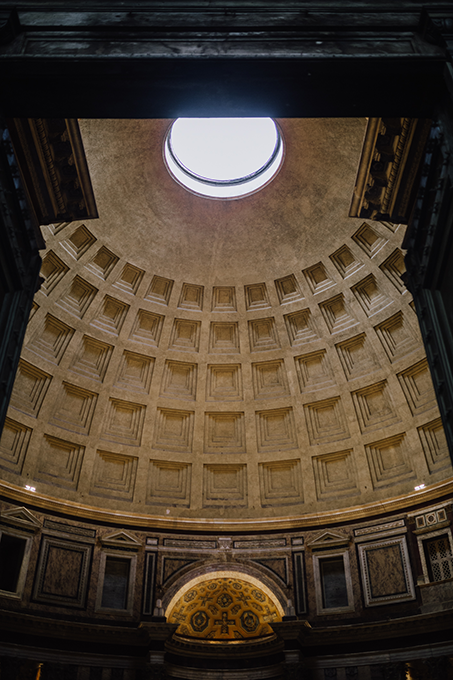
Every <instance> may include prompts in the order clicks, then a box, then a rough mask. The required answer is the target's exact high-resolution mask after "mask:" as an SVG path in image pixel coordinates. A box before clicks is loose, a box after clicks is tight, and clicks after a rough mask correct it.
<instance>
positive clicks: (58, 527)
mask: <svg viewBox="0 0 453 680" xmlns="http://www.w3.org/2000/svg"><path fill="white" fill-rule="evenodd" d="M44 528H45V529H52V530H53V531H60V532H62V533H65V534H74V535H76V536H86V537H87V538H95V536H96V529H85V528H84V527H76V526H73V525H72V524H64V523H63V522H55V521H54V520H52V519H45V520H44Z"/></svg>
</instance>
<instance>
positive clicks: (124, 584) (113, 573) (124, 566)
mask: <svg viewBox="0 0 453 680" xmlns="http://www.w3.org/2000/svg"><path fill="white" fill-rule="evenodd" d="M130 565H131V561H130V560H129V559H127V558H126V559H124V558H121V557H107V558H106V560H105V571H104V585H103V588H102V604H101V607H105V608H107V609H127V595H128V590H129V572H130Z"/></svg>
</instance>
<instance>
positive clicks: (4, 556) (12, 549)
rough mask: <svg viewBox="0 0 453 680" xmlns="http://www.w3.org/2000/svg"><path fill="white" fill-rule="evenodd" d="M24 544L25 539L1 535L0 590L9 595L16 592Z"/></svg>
mask: <svg viewBox="0 0 453 680" xmlns="http://www.w3.org/2000/svg"><path fill="white" fill-rule="evenodd" d="M26 543H27V541H26V539H25V538H19V537H18V536H10V535H9V534H2V537H1V539H0V590H5V591H6V592H9V593H15V592H17V586H18V583H19V576H20V570H21V567H22V561H23V559H24V554H25V545H26Z"/></svg>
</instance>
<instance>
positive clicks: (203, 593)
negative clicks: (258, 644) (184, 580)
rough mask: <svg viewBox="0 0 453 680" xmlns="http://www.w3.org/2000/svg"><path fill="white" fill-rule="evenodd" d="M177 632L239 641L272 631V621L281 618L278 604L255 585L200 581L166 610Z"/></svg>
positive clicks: (236, 581) (224, 580)
mask: <svg viewBox="0 0 453 680" xmlns="http://www.w3.org/2000/svg"><path fill="white" fill-rule="evenodd" d="M167 618H168V621H169V623H178V624H179V628H178V630H177V632H178V633H179V634H180V635H185V636H188V637H199V638H200V637H201V638H207V639H209V640H224V641H228V640H240V639H243V638H252V637H262V636H265V635H270V634H272V632H273V631H272V628H271V626H270V625H269V624H272V623H273V622H274V621H281V615H280V613H279V609H278V606H277V604H276V603H275V602H273V601H272V600H271V599H270V597H269V595H268V594H266V593H264V592H263V591H262V590H260V589H259V588H258V587H257V586H256V585H255V584H253V585H252V584H251V583H247V581H243V580H242V579H237V578H225V577H223V578H216V579H212V580H209V581H203V582H201V583H198V584H197V585H195V586H194V587H193V588H191V589H190V590H188V591H187V592H186V593H185V594H184V595H182V596H181V597H180V598H179V599H178V600H177V601H176V602H175V604H174V606H173V607H172V609H171V611H170V612H167Z"/></svg>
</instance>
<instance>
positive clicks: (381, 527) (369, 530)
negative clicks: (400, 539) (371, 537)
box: [354, 519, 405, 536]
mask: <svg viewBox="0 0 453 680" xmlns="http://www.w3.org/2000/svg"><path fill="white" fill-rule="evenodd" d="M404 526H405V524H404V519H398V520H396V521H395V522H387V523H386V524H377V525H375V526H373V527H364V528H363V529H354V536H367V535H368V534H377V533H379V532H381V531H389V530H391V529H398V528H399V527H404Z"/></svg>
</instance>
